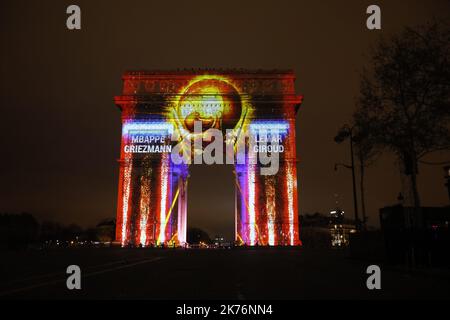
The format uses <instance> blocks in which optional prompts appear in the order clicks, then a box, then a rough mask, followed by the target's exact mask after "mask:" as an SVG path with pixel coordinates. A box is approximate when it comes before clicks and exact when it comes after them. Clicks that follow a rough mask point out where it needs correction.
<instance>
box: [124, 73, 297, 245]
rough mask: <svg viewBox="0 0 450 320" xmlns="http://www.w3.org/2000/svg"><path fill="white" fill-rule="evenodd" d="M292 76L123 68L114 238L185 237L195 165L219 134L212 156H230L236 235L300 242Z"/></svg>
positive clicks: (140, 241) (247, 241)
mask: <svg viewBox="0 0 450 320" xmlns="http://www.w3.org/2000/svg"><path fill="white" fill-rule="evenodd" d="M294 81H295V76H294V73H293V72H292V71H245V70H221V71H219V70H199V71H160V72H159V71H153V72H144V71H137V72H128V73H125V75H124V76H123V82H124V85H123V93H122V95H121V96H118V97H115V103H116V105H117V106H118V107H119V108H120V110H121V111H122V144H121V157H120V161H119V162H120V177H119V192H118V208H117V228H116V240H117V241H119V242H120V243H121V244H122V246H128V245H132V246H143V247H145V246H153V245H160V244H165V245H184V244H185V243H186V231H187V219H188V212H187V201H188V177H189V167H190V166H192V165H196V164H197V163H200V162H202V157H204V155H205V153H206V152H207V151H208V148H209V149H211V146H212V145H213V144H214V145H215V147H216V149H215V151H214V152H213V153H214V159H215V160H216V163H227V164H230V163H231V164H234V173H235V184H236V199H235V213H234V214H235V241H236V243H237V244H240V245H248V246H255V245H259V246H276V245H284V246H298V245H300V244H301V243H300V240H299V227H298V209H297V169H296V159H297V156H296V147H295V116H296V113H297V111H298V108H299V107H300V104H301V102H302V97H301V96H299V95H296V94H295V90H294ZM217 132H219V133H220V134H219V136H218V135H217ZM214 133H215V135H214ZM218 138H220V139H218ZM219 140H220V141H219ZM213 142H214V143H213ZM219 151H220V152H219ZM222 151H223V152H222ZM219 153H220V154H219ZM222 155H223V157H222ZM274 155H276V160H277V162H276V170H272V171H271V170H268V169H270V168H267V166H268V165H269V164H268V162H267V159H268V157H269V158H270V156H274ZM264 156H265V158H264ZM217 159H219V160H217ZM180 160H182V161H180ZM204 160H205V161H204V162H202V163H207V164H211V163H208V161H207V159H206V157H205V158H204ZM270 165H272V163H271V164H270ZM264 170H266V171H264ZM264 172H265V173H264ZM210 187H211V188H213V187H215V186H214V185H212V186H210ZM217 190H218V192H220V182H219V187H217Z"/></svg>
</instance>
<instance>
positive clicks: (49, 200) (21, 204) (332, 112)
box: [0, 0, 450, 235]
mask: <svg viewBox="0 0 450 320" xmlns="http://www.w3.org/2000/svg"><path fill="white" fill-rule="evenodd" d="M375 3H376V4H378V5H380V6H381V8H382V28H383V29H382V31H369V30H367V29H366V27H365V19H366V14H365V11H366V8H367V6H368V5H370V4H375ZM70 4H78V5H79V6H80V7H81V10H82V30H81V31H68V30H67V29H66V26H65V22H66V14H65V11H66V7H67V6H68V5H70ZM449 9H450V2H449V1H448V0H434V1H425V0H422V1H332V0H328V1H283V0H276V1H261V0H257V1H242V0H239V1H234V0H233V1H210V0H209V1H131V0H129V1H98V0H96V1H80V0H76V1H72V0H71V1H60V0H58V1H56V0H55V1H17V0H14V1H5V0H2V1H1V4H0V24H1V28H0V33H1V39H0V40H1V43H2V46H1V87H0V92H1V95H0V96H1V103H0V105H1V111H2V112H1V118H0V119H1V122H2V125H1V130H2V134H1V137H0V143H1V149H2V153H1V163H0V170H1V174H0V177H1V180H0V181H1V183H0V212H1V211H9V212H20V211H29V212H32V213H34V214H36V215H37V216H38V217H40V218H41V219H54V220H58V221H61V222H64V223H72V222H75V223H78V224H81V225H82V226H88V225H93V224H95V223H97V222H98V221H99V220H101V219H102V218H105V217H114V216H115V211H116V196H117V180H118V164H117V162H116V159H117V158H118V157H119V151H120V150H119V149H120V112H119V110H118V109H117V108H116V107H115V106H114V103H113V96H114V95H119V94H120V93H121V85H122V82H121V75H122V73H123V72H124V71H125V70H129V69H132V70H135V69H173V68H185V67H189V68H190V67H208V68H212V67H217V68H219V67H221V68H233V67H237V68H240V67H242V68H250V69H252V68H255V69H257V68H267V69H274V68H279V69H289V68H292V69H294V70H295V72H296V75H297V83H296V89H297V92H298V93H301V94H304V95H305V102H304V104H303V106H302V109H301V110H300V112H299V114H298V130H297V148H298V154H299V156H300V164H299V209H300V213H306V212H315V211H321V212H328V211H329V210H330V209H331V208H333V207H334V206H335V196H334V195H335V194H339V197H338V199H339V202H340V205H341V206H342V207H343V208H344V209H345V210H346V211H347V212H348V213H350V212H352V210H351V208H352V202H351V201H352V198H351V180H350V172H349V171H348V170H340V171H338V172H337V173H336V172H335V171H334V168H333V166H334V163H335V162H341V161H347V160H348V153H349V152H348V149H347V147H344V146H338V145H335V144H334V142H333V137H334V134H335V133H336V131H337V129H338V128H339V127H340V126H341V125H342V124H344V123H345V122H347V121H349V119H350V116H351V114H352V111H353V109H354V98H355V96H356V94H357V92H358V72H359V71H360V70H361V68H362V66H363V65H364V64H365V62H366V61H367V57H366V56H364V54H365V53H367V52H368V49H369V47H370V46H371V45H373V44H374V43H375V41H376V39H377V38H378V37H379V36H380V35H381V34H382V35H383V36H389V35H390V34H392V33H393V32H398V31H400V30H401V29H402V28H403V27H404V26H413V25H416V24H419V23H423V22H425V21H427V20H430V19H431V18H432V17H433V16H435V17H437V18H443V17H447V18H450V10H449ZM445 15H447V16H445ZM437 159H439V158H437ZM231 169H232V168H231V167H229V166H228V167H227V166H215V167H211V168H205V167H200V168H195V169H194V172H193V177H192V181H191V188H192V189H191V190H190V194H189V195H190V203H189V209H190V214H189V217H190V219H191V220H190V224H191V225H192V224H197V225H199V226H202V227H204V228H206V229H208V231H210V232H211V233H212V234H214V233H224V234H226V235H230V233H231V232H233V229H232V228H233V226H234V222H233V219H234V216H233V212H232V210H233V194H234V190H233V189H232V188H233V182H232V176H231ZM222 181H224V182H222ZM217 182H219V187H216V188H215V189H212V188H211V187H209V186H211V185H214V183H217ZM443 182H444V181H443V170H442V168H441V167H439V166H438V167H422V168H421V172H420V190H421V195H422V199H423V204H424V205H443V204H447V203H448V199H447V196H446V190H445V189H444V187H443ZM399 191H400V178H399V174H398V169H397V168H396V167H395V166H394V165H393V158H392V157H391V156H384V157H382V158H381V159H380V160H379V161H378V162H377V164H376V165H375V166H374V167H372V168H371V169H370V170H369V172H368V177H367V192H368V196H367V205H368V210H369V215H370V217H371V222H372V224H375V225H376V224H378V214H377V212H378V208H379V207H381V206H383V205H386V204H392V203H394V202H395V201H396V197H397V194H398V192H399ZM202 194H205V196H204V197H202ZM221 225H225V227H221Z"/></svg>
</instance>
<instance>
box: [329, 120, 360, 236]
mask: <svg viewBox="0 0 450 320" xmlns="http://www.w3.org/2000/svg"><path fill="white" fill-rule="evenodd" d="M353 128H354V127H350V126H349V125H345V126H344V127H342V129H341V130H340V131H339V133H338V135H337V136H336V137H335V138H334V141H335V142H336V143H342V142H344V141H345V140H346V139H347V138H350V156H351V163H352V164H351V165H350V166H349V165H345V164H343V163H336V164H335V165H334V170H335V171H337V169H338V167H339V166H343V167H345V168H347V169H351V170H352V183H353V210H354V212H355V228H356V229H357V230H359V228H360V223H359V217H358V199H357V196H356V178H355V160H354V156H353ZM364 220H365V217H364ZM364 222H365V221H364Z"/></svg>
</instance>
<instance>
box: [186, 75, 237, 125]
mask: <svg viewBox="0 0 450 320" xmlns="http://www.w3.org/2000/svg"><path fill="white" fill-rule="evenodd" d="M242 109H243V108H242V101H241V97H240V95H239V92H238V91H237V90H236V89H235V88H234V87H233V86H232V85H231V84H230V83H228V82H226V81H224V80H221V79H201V80H198V81H195V82H193V83H191V84H190V85H189V86H188V87H186V89H185V90H184V92H183V94H182V96H181V97H180V100H179V101H178V106H177V114H178V119H179V120H180V122H181V124H182V126H183V127H184V129H186V130H188V131H189V132H191V133H193V132H194V123H195V121H200V122H201V123H202V132H204V131H206V130H208V129H211V128H215V129H222V130H226V129H233V128H234V127H235V126H236V125H237V123H238V122H239V120H240V118H241V116H242Z"/></svg>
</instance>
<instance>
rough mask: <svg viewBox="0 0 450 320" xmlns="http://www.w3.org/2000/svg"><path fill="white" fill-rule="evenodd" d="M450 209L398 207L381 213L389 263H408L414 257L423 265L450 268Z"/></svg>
mask: <svg viewBox="0 0 450 320" xmlns="http://www.w3.org/2000/svg"><path fill="white" fill-rule="evenodd" d="M449 223H450V207H421V208H419V210H418V211H417V212H416V210H415V209H414V208H412V207H404V206H402V205H396V206H391V207H385V208H381V209H380V224H381V230H382V232H383V237H384V239H385V247H386V255H387V259H388V261H389V262H391V263H405V259H406V258H405V257H406V256H407V255H413V259H414V261H415V263H417V264H420V265H431V266H433V265H449V264H450V254H449V252H450V231H449Z"/></svg>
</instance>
